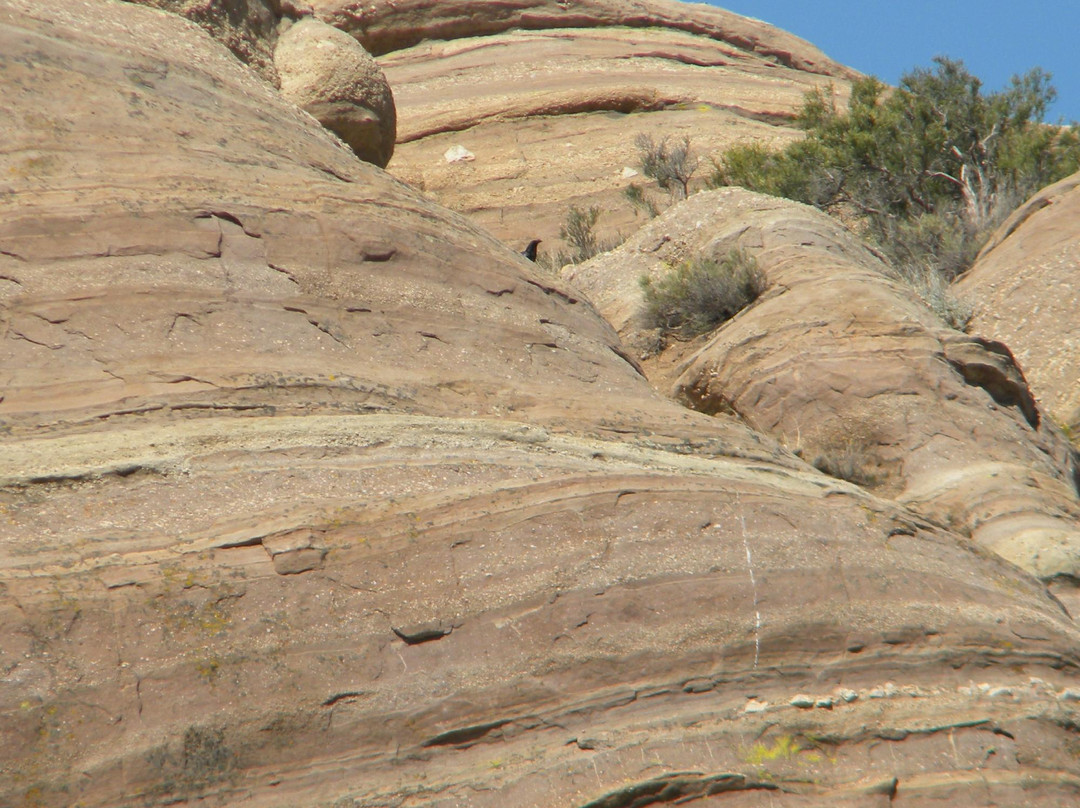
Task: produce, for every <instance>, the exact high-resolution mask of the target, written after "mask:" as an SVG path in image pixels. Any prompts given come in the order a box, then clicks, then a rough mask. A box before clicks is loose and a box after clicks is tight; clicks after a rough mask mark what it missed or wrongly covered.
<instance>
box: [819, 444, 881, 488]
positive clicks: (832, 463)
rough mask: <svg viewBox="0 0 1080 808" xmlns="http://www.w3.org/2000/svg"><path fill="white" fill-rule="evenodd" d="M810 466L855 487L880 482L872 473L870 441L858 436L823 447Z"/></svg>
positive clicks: (872, 463) (872, 461)
mask: <svg viewBox="0 0 1080 808" xmlns="http://www.w3.org/2000/svg"><path fill="white" fill-rule="evenodd" d="M812 465H813V466H814V468H816V469H817V470H818V471H820V472H823V473H825V474H828V475H829V476H830V477H836V478H837V479H839V480H847V481H848V482H849V483H854V484H855V485H861V486H873V485H877V484H878V483H879V482H881V478H880V477H879V475H877V474H875V473H874V472H873V468H874V465H875V458H874V455H873V450H872V446H871V444H870V441H868V440H866V439H865V438H862V437H859V436H847V437H843V438H838V439H837V440H835V441H834V442H832V443H831V444H830V445H829V446H827V447H823V448H822V449H821V450H820V451H819V452H818V454H817V455H816V456H815V457H814V459H813V461H812Z"/></svg>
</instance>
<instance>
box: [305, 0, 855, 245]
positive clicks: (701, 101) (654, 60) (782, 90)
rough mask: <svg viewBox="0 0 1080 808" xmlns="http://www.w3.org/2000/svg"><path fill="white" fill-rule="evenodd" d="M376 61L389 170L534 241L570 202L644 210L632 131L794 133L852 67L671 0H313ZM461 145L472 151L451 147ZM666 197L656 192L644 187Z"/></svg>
mask: <svg viewBox="0 0 1080 808" xmlns="http://www.w3.org/2000/svg"><path fill="white" fill-rule="evenodd" d="M313 7H314V10H315V13H316V14H317V15H318V16H319V17H320V18H321V19H323V20H324V21H326V22H329V23H331V24H333V25H335V26H338V27H340V28H342V29H343V30H345V31H348V32H349V33H351V34H352V35H353V36H355V37H356V38H357V39H358V40H359V41H360V43H361V44H363V45H364V47H365V48H366V49H367V50H368V51H369V52H371V53H375V54H378V55H379V63H380V65H381V66H382V68H383V70H384V71H385V72H386V75H387V78H388V80H389V81H390V85H391V87H392V88H393V90H394V94H395V97H396V99H397V106H398V115H399V117H398V132H399V138H398V139H399V143H398V148H397V152H396V156H395V158H394V161H393V163H391V165H390V170H391V171H392V172H393V173H394V174H395V175H397V176H399V177H401V178H403V179H405V180H406V181H407V182H409V183H410V184H412V185H414V186H415V187H418V188H420V189H422V190H424V191H425V192H426V193H427V194H428V195H429V196H431V197H432V198H434V199H436V200H437V201H439V202H440V203H442V204H445V205H447V206H448V207H451V208H453V209H454V210H457V211H460V212H462V213H464V214H466V215H467V216H469V218H470V219H472V220H473V221H475V222H478V223H480V224H482V225H483V226H484V227H485V228H487V229H488V230H489V231H490V232H492V233H494V234H495V235H496V236H498V237H499V238H501V239H503V240H505V241H507V242H508V243H512V244H514V245H520V246H519V248H520V247H521V246H524V245H525V244H526V243H527V242H528V241H529V240H530V239H532V238H540V239H543V240H544V243H543V244H542V245H541V251H542V252H543V251H553V250H558V249H561V248H565V247H564V246H563V245H562V243H561V242H560V241H559V238H558V234H559V229H560V226H561V225H562V224H563V222H564V220H565V218H566V214H567V211H568V209H569V207H570V206H571V205H576V206H578V207H581V208H588V207H590V206H592V205H597V206H599V207H600V208H602V210H603V213H602V215H601V218H600V221H599V223H598V225H597V232H598V233H599V234H600V236H601V240H602V241H604V240H609V239H613V238H615V237H616V235H617V233H620V232H621V233H622V234H623V235H626V234H628V233H629V232H631V231H632V230H633V229H636V228H637V227H638V226H640V224H641V223H642V219H641V214H640V213H638V212H635V210H634V208H633V207H632V206H631V204H630V203H629V202H628V201H627V199H626V198H625V197H624V196H623V191H624V190H625V189H626V188H627V187H628V185H629V184H630V183H636V184H638V185H640V186H643V187H644V186H649V185H652V184H653V183H652V181H651V180H649V179H647V178H644V177H642V176H626V175H627V174H628V173H629V172H627V171H626V169H628V168H632V167H633V166H635V165H636V164H637V162H638V152H637V149H636V148H635V145H634V143H635V138H636V137H637V136H638V135H640V134H648V135H650V136H652V137H654V139H656V140H660V139H662V138H664V137H668V138H670V139H671V140H672V141H673V142H674V141H678V140H680V139H681V138H682V137H684V136H692V145H693V147H694V149H695V151H696V152H697V153H698V154H699V155H701V157H702V159H703V162H702V166H701V168H700V170H699V172H698V177H697V180H696V182H698V183H700V182H701V181H702V180H703V178H704V177H705V176H707V174H708V171H709V163H708V160H707V158H708V156H709V155H711V154H713V153H716V152H718V151H719V150H720V149H722V148H724V147H726V146H729V145H731V144H732V143H734V142H736V141H740V140H747V139H755V140H761V141H764V142H767V143H783V142H788V141H790V140H791V139H793V138H796V137H799V136H800V135H799V133H798V132H797V131H796V129H795V127H794V126H793V122H794V121H793V119H794V116H795V113H796V112H797V110H798V109H799V107H800V105H801V104H802V101H803V96H804V94H805V92H806V91H807V90H810V89H814V88H827V87H830V86H832V88H833V90H834V91H835V92H836V93H837V95H838V96H840V97H844V96H845V95H846V93H847V87H848V81H849V79H850V78H851V77H852V76H853V75H855V74H854V72H853V71H851V70H849V69H848V68H845V67H843V66H841V65H838V64H836V63H835V62H832V61H831V60H829V59H828V58H827V57H826V56H825V55H824V54H822V53H821V52H820V51H819V50H817V49H816V48H814V47H813V46H812V45H810V44H809V43H807V42H804V41H802V40H800V39H798V38H796V37H793V36H792V35H790V34H788V33H786V32H784V31H780V30H777V29H775V28H773V27H771V26H769V25H766V24H765V23H762V22H758V21H756V20H749V19H747V18H744V17H739V16H737V15H735V14H731V13H730V12H727V11H724V10H722V9H719V8H715V7H712V6H705V5H698V4H687V3H679V2H673V0H632V1H631V2H626V0H587V1H586V2H574V3H566V2H558V1H557V0H513V1H512V2H508V1H506V0H493V1H489V2H476V0H449V1H447V0H440V2H437V3H434V2H430V1H429V0H397V2H393V3H390V2H376V3H369V2H362V3H361V2H354V1H350V2H345V1H344V0H318V2H315V3H313ZM455 147H461V148H462V149H464V150H466V151H468V152H469V153H470V154H471V155H473V157H474V158H475V159H472V160H467V161H454V162H448V160H447V153H448V152H449V151H450V150H451V149H454V148H455ZM650 193H651V194H652V195H653V197H654V202H655V204H657V205H658V206H660V207H665V206H666V205H667V204H669V202H670V200H669V198H668V195H667V193H666V192H663V191H659V190H657V189H655V188H653V189H652V191H650Z"/></svg>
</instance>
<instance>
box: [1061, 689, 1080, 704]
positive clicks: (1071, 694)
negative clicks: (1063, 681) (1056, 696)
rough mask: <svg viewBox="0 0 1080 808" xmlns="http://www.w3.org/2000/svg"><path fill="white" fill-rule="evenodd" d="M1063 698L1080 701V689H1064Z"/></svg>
mask: <svg viewBox="0 0 1080 808" xmlns="http://www.w3.org/2000/svg"><path fill="white" fill-rule="evenodd" d="M1061 698H1062V699H1064V700H1065V701H1080V690H1077V689H1075V688H1072V687H1070V688H1067V689H1065V690H1062V691H1061Z"/></svg>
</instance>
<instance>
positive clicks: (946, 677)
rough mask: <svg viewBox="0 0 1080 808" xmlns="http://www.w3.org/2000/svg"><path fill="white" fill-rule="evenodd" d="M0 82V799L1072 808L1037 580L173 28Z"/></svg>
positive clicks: (2, 41)
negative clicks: (785, 437)
mask: <svg viewBox="0 0 1080 808" xmlns="http://www.w3.org/2000/svg"><path fill="white" fill-rule="evenodd" d="M0 80H2V81H3V95H4V98H5V100H8V99H10V101H8V102H7V103H5V105H4V106H3V107H2V108H0V134H2V137H0V183H2V184H0V278H2V280H0V301H2V302H0V306H2V308H0V323H2V331H0V334H2V341H0V357H2V358H0V369H2V372H3V380H4V384H3V391H2V395H3V400H2V401H0V428H2V430H3V435H4V440H3V442H2V443H0V478H2V482H3V487H2V489H0V517H2V518H0V632H2V642H0V670H2V671H3V677H2V678H0V803H2V804H5V805H6V804H14V805H41V806H72V805H83V806H130V805H133V804H138V805H175V804H185V803H186V804H195V803H197V802H205V803H206V804H214V805H244V804H246V805H260V806H275V805H276V806H297V805H304V806H330V805H334V806H344V805H354V806H359V805H364V806H385V805H397V806H422V805H426V806H451V805H464V804H471V805H477V806H505V805H519V806H537V808H539V807H540V806H544V807H545V808H548V807H549V806H590V805H591V806H601V805H603V806H628V805H639V806H645V805H649V804H653V803H656V802H671V801H673V800H684V801H685V800H691V799H696V800H698V802H699V803H700V804H702V805H739V804H743V805H746V804H755V803H757V802H760V801H761V800H762V799H763V798H767V799H769V800H770V801H771V802H772V804H774V805H779V806H795V805H807V804H815V803H817V804H821V803H822V802H827V803H828V804H831V805H919V804H924V803H925V801H926V800H928V799H950V800H952V801H954V802H955V803H957V804H963V805H1011V804H1017V803H1018V802H1021V801H1023V802H1025V803H1026V804H1030V805H1046V806H1050V805H1054V806H1059V805H1063V804H1067V803H1068V802H1069V801H1070V800H1074V799H1075V797H1076V794H1077V791H1078V788H1080V766H1078V765H1077V762H1076V756H1075V754H1074V744H1075V733H1074V728H1075V726H1076V724H1077V721H1078V720H1080V716H1078V714H1077V713H1078V709H1077V705H1078V704H1080V702H1078V701H1077V699H1078V697H1080V683H1078V682H1077V676H1076V673H1077V665H1078V662H1080V658H1078V656H1077V652H1078V651H1080V633H1078V632H1077V630H1076V628H1075V625H1074V623H1073V621H1072V620H1071V619H1070V618H1069V617H1068V615H1067V614H1066V613H1065V611H1064V610H1063V609H1062V608H1061V606H1060V604H1058V603H1057V602H1055V601H1054V600H1053V599H1052V598H1051V597H1050V596H1048V594H1047V593H1046V591H1045V589H1044V588H1043V586H1042V585H1041V584H1040V583H1039V582H1038V581H1037V580H1035V579H1034V578H1033V577H1031V576H1029V575H1028V574H1026V573H1024V572H1022V571H1020V570H1019V569H1017V568H1016V567H1014V566H1013V565H1010V564H1008V563H1006V562H1003V561H1001V560H1000V559H998V558H997V557H995V556H993V555H990V554H987V553H985V552H982V551H981V550H979V549H978V548H976V547H974V546H973V545H971V544H970V543H969V542H966V541H965V540H963V539H962V538H961V537H959V536H957V535H955V534H952V533H949V532H947V531H946V530H943V529H941V528H939V527H936V526H934V525H932V524H930V523H929V522H927V521H925V520H923V519H921V518H920V517H918V516H917V515H914V514H912V513H911V512H910V511H909V510H906V509H903V508H901V507H898V506H897V505H895V504H892V503H890V502H887V501H884V500H881V499H876V498H874V497H872V496H871V495H869V494H867V493H866V492H865V491H863V490H861V489H859V488H858V487H856V486H852V485H849V484H846V483H842V482H838V481H836V480H833V479H831V478H828V477H825V476H823V475H821V474H819V473H817V472H816V471H814V470H813V469H811V468H810V467H808V466H806V465H804V464H803V463H801V462H800V461H799V460H798V459H797V458H795V457H794V456H793V455H791V454H789V453H787V452H785V451H783V450H782V449H780V448H779V447H778V446H777V444H776V443H775V442H774V441H772V440H771V439H769V438H766V437H762V436H760V435H758V434H756V433H754V432H753V431H751V430H750V429H749V428H747V427H746V426H744V425H742V424H740V423H739V422H737V421H736V420H734V419H731V418H727V417H723V416H721V417H717V418H711V417H707V416H705V415H702V414H699V413H694V412H690V411H688V410H685V409H683V408H681V407H679V406H678V405H676V404H674V403H673V402H671V401H668V400H666V399H665V398H663V397H661V396H659V395H658V394H656V393H655V392H653V390H652V389H651V388H650V386H649V385H648V384H647V383H646V381H645V380H644V379H643V378H642V376H641V375H640V373H639V372H638V370H637V369H636V367H635V364H634V361H633V359H632V358H631V357H630V356H629V355H628V354H627V353H626V351H625V350H624V349H623V348H622V347H621V345H620V343H619V342H618V340H617V338H616V335H615V333H614V331H613V330H612V329H611V327H610V326H609V325H607V324H606V323H605V322H604V321H603V320H601V319H600V317H599V316H598V315H597V314H596V312H595V311H594V310H593V309H592V308H591V307H590V306H589V305H588V304H587V303H585V302H584V301H583V300H582V298H581V297H580V296H579V295H578V293H576V292H575V291H573V290H572V289H570V288H569V287H566V286H564V285H563V284H562V283H561V282H558V281H556V280H553V279H551V278H546V277H543V276H540V275H538V274H537V273H536V271H535V268H534V267H533V266H532V265H531V264H529V263H528V262H526V261H524V260H523V259H521V257H520V256H517V255H516V254H514V253H513V252H512V251H509V250H507V249H506V248H505V247H504V246H503V245H501V244H500V243H499V242H497V241H496V240H495V239H494V238H492V237H491V236H488V235H486V234H484V233H482V232H480V231H478V230H476V229H474V228H473V227H472V226H470V225H469V224H468V223H467V222H465V221H464V220H463V219H462V218H461V217H459V216H457V215H455V214H453V213H450V212H448V211H446V210H444V209H442V208H439V207H437V206H436V205H434V204H432V203H431V202H430V201H428V200H426V199H424V198H423V197H421V196H420V195H418V194H417V193H415V192H414V191H412V190H410V189H409V188H407V187H406V186H404V185H402V184H401V183H399V182H398V181H396V180H394V179H393V178H391V177H390V176H388V175H387V174H385V173H383V172H381V171H380V170H378V169H376V168H374V167H373V166H370V165H367V164H364V163H362V162H360V161H358V160H357V159H356V158H355V156H354V155H353V154H352V153H351V152H349V151H348V150H347V149H345V148H344V147H343V146H342V145H341V144H340V143H339V142H338V141H337V140H336V139H334V138H332V137H331V136H329V135H328V134H327V133H326V131H325V130H323V129H322V128H320V127H319V126H318V125H316V124H315V122H314V121H313V120H312V119H311V118H309V117H307V116H304V115H301V114H300V113H298V112H297V110H296V108H295V107H294V106H292V105H291V104H288V103H286V102H284V101H282V100H281V99H280V98H279V97H278V96H277V95H276V94H275V93H274V91H273V90H272V89H271V87H270V85H268V84H267V83H265V82H263V81H261V80H258V79H256V78H254V77H253V75H252V74H250V73H249V72H248V69H247V68H245V67H243V66H242V65H241V64H240V63H238V62H237V61H236V60H235V59H234V58H233V57H232V56H231V55H230V54H229V53H228V52H227V51H226V50H225V49H224V48H223V47H222V46H221V45H220V44H218V43H217V42H215V41H214V40H212V39H211V38H210V37H209V36H208V35H206V34H205V33H204V32H202V31H201V30H199V29H198V28H197V27H195V26H194V25H192V24H191V23H187V22H184V21H182V20H181V19H180V18H179V17H175V16H168V15H164V14H161V13H156V12H153V11H150V10H147V9H144V8H140V7H138V6H135V5H130V4H124V3H117V2H110V0H87V2H84V3H79V4H72V3H70V2H67V0H0ZM766 792H767V793H766Z"/></svg>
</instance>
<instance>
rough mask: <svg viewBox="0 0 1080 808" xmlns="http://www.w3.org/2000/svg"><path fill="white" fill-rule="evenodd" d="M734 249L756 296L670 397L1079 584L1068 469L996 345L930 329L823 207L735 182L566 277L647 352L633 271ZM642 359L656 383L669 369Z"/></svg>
mask: <svg viewBox="0 0 1080 808" xmlns="http://www.w3.org/2000/svg"><path fill="white" fill-rule="evenodd" d="M733 248H738V249H744V250H747V251H748V252H749V253H750V254H751V255H753V256H754V257H755V258H756V259H757V261H758V264H759V266H760V267H761V268H762V270H763V271H765V273H766V274H767V276H768V283H769V289H768V291H767V292H766V293H765V294H764V295H763V297H762V298H761V299H760V300H759V301H758V302H757V303H756V304H754V305H753V306H752V307H751V308H749V309H747V310H744V311H743V312H742V313H741V314H739V315H738V316H736V317H735V318H734V319H732V320H730V321H728V322H727V323H725V324H723V325H722V326H721V327H720V328H719V329H718V330H717V331H716V332H715V333H714V334H713V335H711V336H710V337H708V338H707V339H706V340H705V341H704V343H703V344H700V342H699V343H696V344H694V345H693V346H692V351H693V352H692V353H689V355H688V356H686V357H685V360H684V361H683V363H682V364H681V365H678V368H677V370H676V372H675V374H672V375H675V376H677V377H678V378H677V379H675V382H674V389H673V394H674V395H675V396H677V397H678V398H680V399H681V400H683V401H685V402H686V403H687V404H688V406H691V407H694V408H695V409H699V410H702V411H705V412H721V411H727V412H732V411H733V412H735V413H737V414H738V415H740V416H741V417H743V418H744V419H746V421H747V422H748V423H749V424H751V425H752V426H753V427H754V428H755V429H758V430H760V431H762V432H765V433H768V434H771V435H773V436H775V437H777V438H778V439H779V440H780V441H781V443H783V444H784V445H785V446H787V447H788V448H790V449H792V450H795V451H798V452H799V453H800V454H802V455H803V456H804V457H805V458H806V459H807V460H811V461H817V462H818V463H819V465H822V466H824V467H829V466H832V467H839V468H843V467H850V468H851V470H852V471H853V472H854V473H855V474H856V475H857V476H860V477H862V478H863V479H864V481H865V482H866V483H867V484H868V485H870V486H871V487H873V488H874V489H875V490H877V491H878V492H879V493H881V494H884V495H888V496H890V497H895V498H896V499H897V500H898V501H900V502H903V503H904V504H906V505H907V506H908V507H911V508H912V509H914V510H915V511H916V512H918V513H920V514H922V515H923V516H925V517H927V518H930V519H933V520H935V521H936V522H938V523H939V524H943V525H948V526H949V527H950V528H952V529H954V530H957V531H959V532H961V533H963V534H965V535H969V536H971V537H972V538H973V539H974V540H975V541H976V542H978V543H980V544H982V545H983V546H985V547H988V548H990V549H992V550H994V551H995V552H998V553H999V554H1001V555H1002V556H1004V557H1005V558H1008V559H1009V560H1010V561H1013V562H1015V563H1017V564H1019V565H1020V566H1022V567H1024V568H1025V569H1028V570H1030V571H1032V572H1034V573H1035V574H1037V575H1039V576H1041V577H1044V578H1046V579H1053V578H1063V579H1066V580H1075V579H1078V578H1080V523H1078V515H1080V502H1078V499H1077V484H1078V482H1080V467H1078V459H1077V457H1076V454H1075V452H1074V451H1072V449H1071V447H1070V446H1069V444H1068V442H1067V441H1066V440H1065V439H1064V438H1063V437H1062V435H1061V433H1060V432H1059V431H1058V430H1057V429H1056V428H1055V427H1054V426H1053V423H1052V422H1051V421H1050V419H1048V418H1044V417H1043V415H1042V413H1041V411H1040V409H1039V407H1038V405H1037V404H1036V402H1035V400H1034V397H1033V396H1032V394H1031V391H1030V390H1029V389H1028V387H1027V384H1026V382H1025V380H1024V377H1023V374H1022V373H1021V372H1020V370H1019V368H1017V366H1016V364H1015V362H1014V360H1013V357H1012V354H1011V353H1010V351H1009V349H1008V348H1007V347H1006V346H1005V345H1003V344H1001V343H995V342H992V341H988V340H986V339H982V338H979V337H972V336H967V335H964V334H960V333H958V332H955V331H952V330H950V329H948V328H947V327H945V326H944V325H943V324H942V323H941V322H939V321H938V320H937V319H936V317H935V316H934V315H933V314H932V312H931V311H930V310H929V309H927V308H926V307H925V306H923V305H922V304H921V303H920V302H919V301H918V299H917V298H916V297H915V296H914V294H913V293H912V292H911V290H910V289H908V288H906V287H904V286H902V285H900V284H898V283H897V282H895V281H893V280H891V279H889V277H888V270H887V268H886V266H885V265H884V264H883V263H882V262H881V260H880V259H879V258H878V257H877V256H875V255H873V254H871V253H870V251H869V250H867V249H866V248H865V247H864V246H863V245H862V244H861V243H859V242H858V240H857V239H856V238H855V237H854V236H852V235H851V234H850V233H849V232H847V231H846V230H845V229H844V228H843V227H842V226H841V225H840V224H838V223H837V222H836V221H835V220H833V219H831V218H829V217H828V216H826V215H825V214H823V213H821V212H819V211H816V210H814V209H812V208H809V207H806V206H803V205H798V204H796V203H792V202H788V201H786V200H780V199H776V198H773V197H766V196H762V195H759V194H752V193H749V192H747V191H743V190H741V189H724V190H720V191H712V192H707V193H701V194H696V195H694V196H693V197H691V198H690V199H689V200H688V201H686V202H684V203H682V204H680V205H679V206H677V207H676V208H673V209H671V210H669V211H668V213H666V214H665V215H664V216H663V217H661V218H659V219H657V220H655V221H653V222H652V223H650V224H649V225H647V226H646V227H644V228H642V229H641V231H639V232H638V233H637V234H635V235H634V236H633V237H631V239H630V240H629V241H627V243H626V244H624V245H623V246H622V247H620V248H619V249H617V250H614V251H612V252H610V253H607V254H605V255H601V256H598V257H597V258H595V259H593V260H592V261H590V262H587V263H586V264H583V265H581V266H577V267H568V268H567V269H566V277H567V278H568V279H569V280H571V281H572V282H573V283H574V284H575V285H576V286H578V287H579V288H581V289H583V290H585V291H586V292H587V293H588V294H589V296H590V298H591V299H592V300H593V302H594V303H595V304H596V305H597V307H598V308H599V309H600V311H601V312H603V313H604V314H605V315H606V316H607V318H608V320H609V321H610V322H611V323H612V324H613V325H614V326H615V327H616V328H617V329H618V330H619V331H620V332H621V333H622V335H623V336H624V338H625V339H626V340H627V342H628V343H629V344H631V345H636V346H638V348H639V349H643V348H644V349H647V348H648V347H649V346H650V340H652V341H653V342H655V335H652V334H648V333H641V331H642V325H641V323H640V311H641V305H642V293H641V290H640V288H639V287H638V279H639V278H640V277H641V276H642V275H645V274H648V275H651V276H657V275H659V274H661V273H663V272H665V271H667V268H668V267H671V266H675V265H677V264H678V263H680V262H682V261H685V260H687V259H689V258H692V257H694V256H699V255H711V256H715V257H718V258H719V257H722V256H724V255H726V254H727V253H728V252H729V251H730V250H731V249H733ZM682 347H683V346H676V350H677V351H680V349H682ZM655 364H657V365H658V367H657V368H656V369H657V370H659V371H660V373H659V376H660V383H661V384H663V372H662V368H663V366H664V365H665V364H667V365H668V366H670V365H671V364H672V363H671V360H670V359H669V360H667V362H666V363H665V362H664V361H663V360H657V361H656V363H655Z"/></svg>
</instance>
